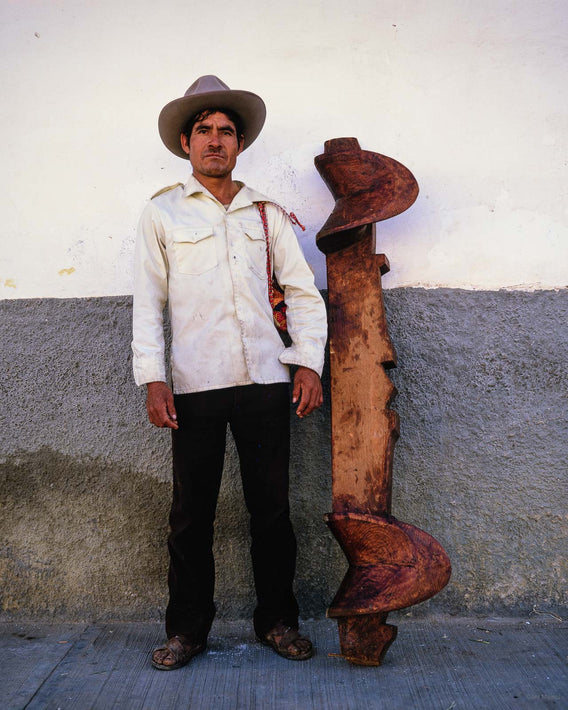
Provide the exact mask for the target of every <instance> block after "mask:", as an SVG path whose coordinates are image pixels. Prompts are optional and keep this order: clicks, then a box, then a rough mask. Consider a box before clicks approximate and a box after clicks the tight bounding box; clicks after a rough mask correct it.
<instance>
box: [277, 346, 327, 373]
mask: <svg viewBox="0 0 568 710" xmlns="http://www.w3.org/2000/svg"><path fill="white" fill-rule="evenodd" d="M278 359H279V360H280V362H281V363H282V364H283V365H298V366H300V367H308V368H309V369H310V370H314V372H317V373H318V375H319V376H320V377H321V373H322V372H323V363H324V354H323V352H321V350H320V348H312V347H309V346H307V345H304V346H301V345H292V346H291V347H289V348H286V349H285V350H284V351H283V352H282V353H281V354H280V356H279V358H278Z"/></svg>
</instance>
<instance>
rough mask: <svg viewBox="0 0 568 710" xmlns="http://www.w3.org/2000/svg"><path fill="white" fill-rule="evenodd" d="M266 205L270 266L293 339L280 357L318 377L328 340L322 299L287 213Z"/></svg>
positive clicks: (284, 361)
mask: <svg viewBox="0 0 568 710" xmlns="http://www.w3.org/2000/svg"><path fill="white" fill-rule="evenodd" d="M268 208H269V209H270V213H269V214H270V216H269V220H268V221H269V225H270V234H271V236H272V238H271V252H272V266H273V270H274V275H275V276H276V279H277V281H278V283H279V284H280V286H281V287H282V288H283V289H284V301H285V303H286V306H287V309H286V320H287V324H288V333H289V335H290V337H291V339H292V345H291V346H290V347H289V348H286V349H285V350H284V351H283V352H282V354H281V355H280V358H279V359H280V362H282V363H283V364H285V365H301V366H304V367H309V368H310V369H311V370H315V372H317V373H318V375H320V377H321V373H322V370H323V364H324V356H325V343H326V340H327V315H326V310H325V303H324V301H323V298H322V297H321V294H320V292H319V291H318V289H317V288H316V285H315V283H314V275H313V273H312V270H311V269H310V267H309V266H308V264H307V262H306V260H305V258H304V255H303V253H302V249H301V248H300V245H299V244H298V240H297V238H296V235H295V234H294V230H293V229H292V226H291V224H290V221H289V219H288V217H287V215H286V214H284V213H283V212H282V211H281V210H280V209H278V208H277V207H274V206H273V205H270V204H269V205H268ZM267 211H268V210H267Z"/></svg>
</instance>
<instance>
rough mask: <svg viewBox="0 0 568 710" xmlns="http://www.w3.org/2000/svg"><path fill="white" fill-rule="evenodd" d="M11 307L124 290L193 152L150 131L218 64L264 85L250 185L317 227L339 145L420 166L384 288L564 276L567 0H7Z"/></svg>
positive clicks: (259, 89)
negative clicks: (326, 153)
mask: <svg viewBox="0 0 568 710" xmlns="http://www.w3.org/2000/svg"><path fill="white" fill-rule="evenodd" d="M0 9H1V14H2V22H1V26H0V48H1V49H0V51H1V61H0V77H1V79H0V81H1V83H0V86H1V88H2V98H3V101H2V106H1V109H0V126H1V129H2V136H3V140H2V142H1V145H0V155H1V161H2V174H1V181H2V184H1V186H0V213H1V214H2V223H1V227H0V234H1V239H2V252H1V258H2V260H1V263H0V298H29V297H84V296H103V295H117V294H124V293H130V292H131V288H132V266H131V260H132V251H133V243H134V236H135V227H136V222H137V220H138V215H139V213H140V211H141V209H142V207H143V205H144V203H145V201H146V199H148V198H149V196H150V195H151V194H153V193H154V192H155V191H156V190H157V189H159V188H160V187H162V186H164V185H168V184H171V183H174V182H177V181H178V180H182V181H183V180H184V179H185V176H186V174H187V170H188V164H187V163H186V162H184V161H182V160H180V159H179V158H176V157H175V156H173V155H171V154H170V153H168V151H167V150H166V149H165V148H164V147H163V145H162V143H161V141H160V139H159V136H158V133H157V129H156V122H157V116H158V113H159V111H160V109H161V108H162V106H163V105H164V104H165V103H167V102H168V101H169V100H171V99H173V98H176V97H178V96H181V95H182V94H183V93H184V91H185V90H186V88H187V87H188V86H189V85H190V84H191V83H192V82H193V80H194V79H195V78H196V77H197V76H199V75H202V74H208V73H213V74H217V75H218V76H220V77H221V78H222V79H223V80H224V81H225V82H227V83H228V84H229V85H230V86H231V87H233V88H241V89H248V90H251V91H254V92H256V93H259V94H260V95H262V97H263V98H264V100H265V101H266V104H267V106H268V120H267V123H266V126H265V129H264V131H263V133H262V134H261V137H260V138H259V139H258V140H257V142H256V143H255V144H254V146H253V147H252V148H251V149H250V150H249V151H247V152H246V153H245V154H243V155H242V156H241V159H240V165H239V169H238V170H237V171H236V173H235V177H239V178H241V179H244V180H245V181H247V182H249V183H250V184H251V185H254V186H255V187H257V188H258V189H260V190H262V191H265V192H268V193H270V194H271V195H272V196H274V197H275V198H276V199H279V200H280V201H281V202H282V203H283V204H284V205H285V206H286V207H288V208H289V209H293V210H294V211H296V213H297V214H298V216H299V217H300V218H301V219H302V221H303V222H304V223H305V224H306V226H307V231H306V232H305V233H304V234H302V235H300V239H301V242H302V244H303V246H304V250H305V252H306V254H307V256H308V258H309V260H310V261H311V263H312V265H313V266H314V268H315V269H316V272H317V274H318V280H319V284H320V286H323V285H324V283H325V261H324V258H323V255H321V254H320V253H319V252H318V251H317V249H316V248H315V246H314V236H315V233H316V232H317V231H318V229H319V228H320V227H321V225H322V224H323V222H324V221H325V219H326V218H327V216H328V214H329V212H330V211H331V209H332V206H333V201H332V198H331V195H330V194H329V193H328V191H327V188H326V187H325V186H324V185H323V182H322V181H321V179H320V177H319V175H318V174H317V172H316V171H315V168H314V167H313V158H314V156H315V155H317V154H318V153H321V152H322V150H323V143H324V141H325V140H327V139H329V138H335V137H340V136H356V137H357V138H358V139H359V142H360V144H361V146H362V147H363V148H365V149H368V150H374V151H377V152H380V153H384V154H386V155H389V156H391V157H393V158H396V159H397V160H399V161H400V162H402V163H404V164H405V165H406V166H407V167H408V168H410V169H411V170H412V172H413V173H414V174H415V176H416V178H417V180H418V182H419V184H420V187H421V193H420V196H419V198H418V200H417V202H416V203H415V204H414V206H413V207H411V208H410V210H408V211H407V212H406V213H404V214H403V215H401V216H399V217H396V218H394V219H392V220H389V221H387V222H383V223H381V224H380V225H379V226H378V229H377V234H378V241H379V249H380V251H384V252H385V253H386V254H387V255H388V256H389V259H390V262H391V267H392V271H391V273H390V274H389V275H388V276H387V277H386V278H385V286H386V287H394V286H404V285H423V286H428V287H436V286H449V287H464V288H482V289H498V288H502V287H506V288H523V289H532V288H565V287H566V284H567V279H568V228H567V222H568V220H567V215H568V188H567V186H568V102H567V98H566V97H567V91H566V80H567V79H566V77H567V76H568V39H567V38H568V12H567V8H566V2H565V1H564V0H549V1H538V0H524V1H521V2H519V0H516V1H514V2H513V1H511V0H476V1H474V0H471V1H468V0H458V1H456V2H451V0H429V1H426V0H423V1H422V0H407V1H406V2H404V1H401V0H355V2H351V3H345V2H339V0H321V1H320V0H302V1H300V0H290V1H288V2H285V3H284V2H281V0H265V2H263V3H259V2H251V0H240V1H239V2H223V3H213V2H210V3H197V2H191V0H183V1H182V0H162V2H161V3H157V2H154V1H153V2H149V0H122V1H121V2H117V1H116V0H17V1H16V0H0Z"/></svg>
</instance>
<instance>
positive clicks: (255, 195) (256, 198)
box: [183, 175, 272, 212]
mask: <svg viewBox="0 0 568 710" xmlns="http://www.w3.org/2000/svg"><path fill="white" fill-rule="evenodd" d="M235 182H236V183H237V185H239V187H240V188H241V189H240V190H239V191H238V192H237V194H236V195H235V197H234V198H233V201H232V202H231V206H230V208H229V211H230V212H232V211H233V210H239V209H241V208H242V207H248V206H249V205H252V204H253V203H255V202H272V200H271V199H270V198H269V197H266V195H263V194H262V193H261V192H257V191H256V190H253V189H252V188H251V187H248V186H247V185H245V184H244V182H240V181H239V180H236V181H235ZM199 193H201V194H203V195H207V197H210V198H211V199H212V200H215V202H219V200H218V199H217V198H216V197H215V196H214V195H212V194H211V193H210V192H209V190H208V189H207V188H206V187H205V186H204V185H202V184H201V183H200V182H199V180H198V179H197V178H196V177H195V176H194V175H190V176H189V178H188V180H187V182H186V183H185V185H184V187H183V196H184V197H190V196H191V195H197V194H199Z"/></svg>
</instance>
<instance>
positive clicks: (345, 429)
mask: <svg viewBox="0 0 568 710" xmlns="http://www.w3.org/2000/svg"><path fill="white" fill-rule="evenodd" d="M315 164H316V168H317V169H318V171H319V172H320V174H321V175H322V178H323V179H324V181H325V183H326V184H327V185H328V187H329V188H330V190H331V192H332V194H333V196H334V197H335V198H336V203H335V208H334V210H333V212H332V213H331V215H330V217H329V219H328V220H327V221H326V223H325V224H324V226H323V227H322V229H321V230H320V232H319V233H318V235H317V245H318V247H319V248H320V249H321V250H322V251H323V252H324V253H325V254H326V257H327V259H326V260H327V277H328V291H329V311H330V313H329V321H330V322H329V325H330V329H329V330H330V363H331V415H332V494H333V504H332V512H331V513H330V514H329V515H327V516H326V521H327V523H328V525H329V527H330V529H331V531H332V532H333V534H334V535H335V537H336V538H337V540H338V542H339V544H340V545H341V547H342V549H343V551H344V553H345V555H346V557H347V560H348V562H349V569H348V571H347V574H346V576H345V578H344V580H343V582H342V584H341V586H340V588H339V590H338V592H337V594H336V595H335V598H334V600H333V602H332V604H331V606H330V608H329V609H328V615H329V616H330V617H333V618H336V619H337V621H338V627H339V637H340V644H341V651H342V654H343V656H345V658H347V659H348V660H349V661H350V662H352V663H356V664H360V665H379V664H380V663H381V661H382V659H383V658H384V655H385V653H386V651H387V649H388V647H389V646H390V644H391V643H392V642H393V641H394V639H395V637H396V627H395V626H392V625H390V624H387V623H386V619H387V614H388V612H390V611H394V610H395V609H402V608H405V607H408V606H411V605H412V604H417V603H418V602H420V601H424V600H425V599H428V598H429V597H431V596H433V595H434V594H436V593H437V592H439V591H440V589H442V588H443V587H444V586H445V585H446V584H447V582H448V579H449V577H450V572H451V566H450V561H449V559H448V556H447V555H446V553H445V551H444V549H443V548H442V546H441V545H440V544H439V543H438V542H437V541H436V540H435V539H434V538H433V537H431V536H430V535H428V534H427V533H425V532H424V531H423V530H420V529H419V528H416V527H414V526H412V525H409V524H407V523H403V522H401V521H399V520H397V519H396V518H394V517H393V516H392V514H391V491H392V460H393V451H394V446H395V444H396V441H397V439H398V436H399V421H398V415H397V414H396V412H395V411H394V410H392V409H391V408H390V404H391V402H392V400H393V398H394V396H395V395H396V389H395V387H394V385H393V384H392V382H391V380H390V379H389V377H388V375H387V372H386V371H387V370H388V369H389V368H392V367H395V366H396V352H395V350H394V347H393V344H392V342H391V340H390V337H389V334H388V328H387V322H386V315H385V309H384V303H383V294H382V285H381V276H382V275H384V274H385V273H387V272H388V270H389V263H388V260H387V258H386V256H385V255H384V254H376V253H375V251H376V250H375V224H374V223H375V222H378V221H380V220H384V219H387V218H389V217H392V216H394V215H396V214H399V213H400V212H403V211H404V210H405V209H407V208H408V207H410V205H411V204H412V203H413V202H414V200H415V199H416V197H417V195H418V184H417V183H416V180H415V179H414V176H413V175H412V173H411V172H410V171H409V170H408V169H407V168H405V167H404V166H403V165H401V164H400V163H398V162H397V161H396V160H393V159H392V158H387V157H386V156H384V155H380V154H378V153H371V152H369V151H362V150H361V149H360V147H359V143H358V141H357V139H355V138H338V139H334V140H330V141H327V142H326V144H325V152H324V154H323V155H320V156H318V157H317V158H316V159H315Z"/></svg>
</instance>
